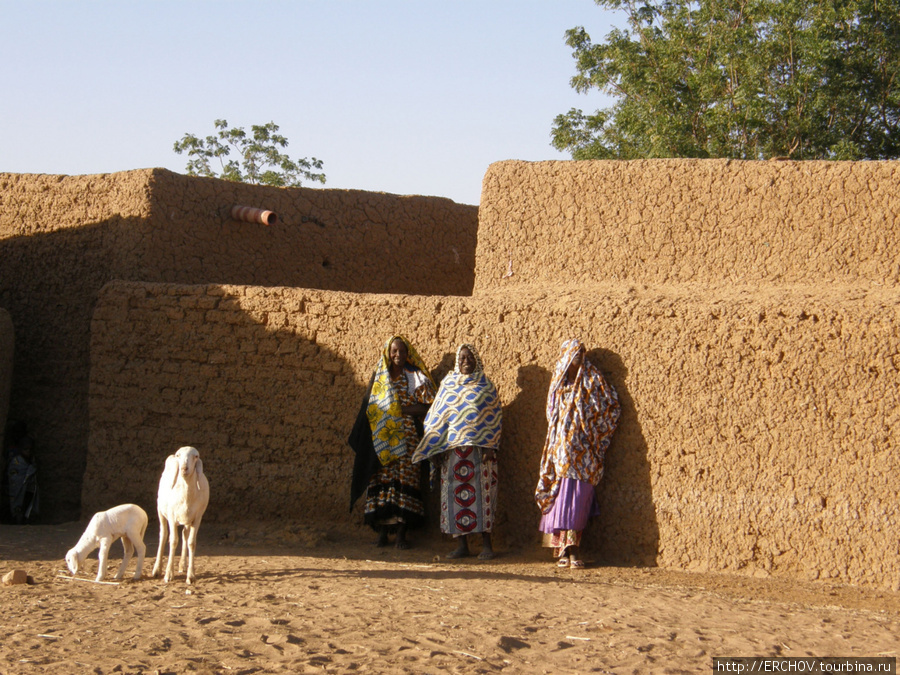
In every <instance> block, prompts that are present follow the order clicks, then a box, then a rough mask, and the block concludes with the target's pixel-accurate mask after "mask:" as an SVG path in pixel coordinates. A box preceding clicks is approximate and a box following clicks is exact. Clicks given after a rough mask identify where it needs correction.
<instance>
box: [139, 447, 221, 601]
mask: <svg viewBox="0 0 900 675" xmlns="http://www.w3.org/2000/svg"><path fill="white" fill-rule="evenodd" d="M207 504H209V481H207V480H206V476H205V475H204V474H203V461H202V460H201V459H200V453H199V451H198V450H197V448H192V447H190V446H185V447H183V448H179V449H178V451H177V452H176V453H175V454H174V455H169V456H168V457H167V458H166V468H165V469H163V473H162V476H161V477H160V479H159V493H158V495H157V500H156V510H157V513H158V514H159V550H158V551H157V552H156V563H155V564H154V565H153V574H152V576H154V577H155V576H157V575H158V574H159V570H160V568H161V567H162V555H163V547H164V546H165V545H166V537H167V536H168V538H169V560H168V563H167V564H166V576H165V582H166V583H169V582H170V581H171V580H172V577H173V576H174V565H175V550H176V549H177V548H178V526H179V525H183V526H184V534H183V536H184V541H183V543H182V546H181V560H180V561H179V563H178V572H179V573H181V572H184V561H185V556H187V583H189V584H192V583H194V548H195V547H196V545H197V531H198V530H199V529H200V519H201V518H203V513H204V512H205V511H206V506H207Z"/></svg>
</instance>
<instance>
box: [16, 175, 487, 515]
mask: <svg viewBox="0 0 900 675" xmlns="http://www.w3.org/2000/svg"><path fill="white" fill-rule="evenodd" d="M237 204H241V205H249V206H258V207H265V208H269V209H272V210H274V211H276V212H277V214H278V216H279V220H278V222H277V223H276V224H275V225H272V226H268V227H267V226H264V225H256V224H251V223H245V222H238V221H234V220H232V219H231V218H230V208H231V206H233V205H237ZM476 228H477V207H475V206H467V205H459V204H455V203H454V202H452V201H450V200H447V199H443V198H436V197H418V196H397V195H390V194H383V193H369V192H362V191H350V190H323V189H306V188H268V187H259V186H249V185H243V184H235V183H229V182H226V181H219V180H215V179H207V178H190V177H186V176H181V175H179V174H175V173H172V172H169V171H166V170H162V169H148V170H139V171H129V172H124V173H116V174H104V175H95V176H47V175H27V174H0V261H2V263H0V308H3V309H6V310H7V311H8V312H9V313H10V315H11V317H12V320H13V323H14V325H15V331H16V345H17V348H16V353H15V375H14V381H13V386H12V397H11V404H10V405H11V414H12V415H13V416H15V417H18V418H22V419H25V420H26V421H28V424H29V429H30V430H31V431H32V433H33V435H34V436H35V438H36V442H37V447H38V452H39V455H40V459H41V482H42V486H43V494H44V497H45V499H44V501H43V512H44V516H45V519H49V520H60V519H66V518H73V517H78V515H79V501H80V494H81V476H82V475H83V473H84V469H85V455H86V451H87V434H88V414H87V411H88V405H87V395H88V371H89V329H90V320H91V315H92V313H93V311H94V305H95V302H96V300H97V295H98V293H99V291H100V288H101V287H102V286H103V285H104V284H105V283H107V282H109V281H111V280H113V279H125V280H134V281H148V282H177V283H185V284H205V283H213V282H214V283H233V284H255V285H263V286H277V285H282V284H283V285H291V286H303V287H312V288H325V289H332V290H352V291H357V292H393V293H440V294H450V295H453V294H469V293H471V290H472V287H473V284H474V276H473V268H474V255H475V239H476Z"/></svg>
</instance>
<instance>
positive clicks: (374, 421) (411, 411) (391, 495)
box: [349, 335, 437, 549]
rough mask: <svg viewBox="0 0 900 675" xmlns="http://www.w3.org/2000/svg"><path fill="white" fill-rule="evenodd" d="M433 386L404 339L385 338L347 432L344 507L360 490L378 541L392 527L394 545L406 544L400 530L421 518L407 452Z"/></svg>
mask: <svg viewBox="0 0 900 675" xmlns="http://www.w3.org/2000/svg"><path fill="white" fill-rule="evenodd" d="M436 389H437V387H436V386H435V384H434V380H433V379H432V378H431V374H430V373H429V372H428V368H426V367H425V363H424V362H423V361H422V359H421V358H420V357H419V354H418V353H417V352H416V350H415V348H414V347H413V346H412V345H411V344H410V343H409V341H408V340H407V339H406V338H404V337H402V336H400V335H395V336H393V337H391V339H390V340H388V341H387V343H386V344H385V346H384V348H383V349H382V353H381V356H380V358H379V360H378V363H377V364H376V366H375V372H374V374H373V375H372V381H371V383H370V386H369V390H368V392H367V393H366V396H365V397H364V398H363V401H362V406H361V408H360V411H359V414H358V415H357V419H356V424H355V425H354V427H353V431H352V432H351V433H350V439H349V443H350V446H351V447H352V448H353V450H354V452H355V453H356V459H355V462H354V466H353V479H352V483H351V489H350V492H351V494H350V508H351V509H352V508H353V504H355V503H356V501H357V499H358V498H359V497H360V496H361V495H362V493H363V491H364V492H365V494H366V505H365V522H366V524H368V525H371V526H372V527H373V528H374V529H375V530H376V531H377V532H378V540H377V542H376V544H377V545H378V546H386V545H387V544H388V534H389V532H390V531H391V530H392V529H396V531H397V538H396V542H395V544H396V546H397V548H401V549H404V548H409V542H408V541H407V539H406V531H407V529H409V528H410V527H416V526H418V525H421V524H422V522H423V521H424V518H425V507H424V504H423V502H422V488H421V483H422V480H421V469H420V467H418V466H413V464H412V463H411V462H410V455H412V452H413V450H415V448H416V446H417V445H418V443H419V435H420V434H419V431H418V429H417V428H416V418H419V419H421V418H422V417H424V416H425V413H427V412H428V407H429V405H430V404H431V402H432V401H433V400H434V394H435V391H436Z"/></svg>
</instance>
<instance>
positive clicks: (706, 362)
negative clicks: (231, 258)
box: [83, 282, 900, 589]
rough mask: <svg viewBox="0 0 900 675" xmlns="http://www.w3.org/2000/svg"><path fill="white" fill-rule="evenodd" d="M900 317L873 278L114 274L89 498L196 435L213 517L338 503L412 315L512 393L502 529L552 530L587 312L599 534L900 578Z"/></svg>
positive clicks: (756, 566) (114, 489)
mask: <svg viewBox="0 0 900 675" xmlns="http://www.w3.org/2000/svg"><path fill="white" fill-rule="evenodd" d="M898 326H900V297H898V295H897V293H896V291H895V290H894V289H888V288H876V287H872V288H861V287H860V288H846V287H844V288H827V287H823V288H820V289H810V288H806V289H803V288H799V287H795V288H782V289H769V290H766V291H764V292H763V291H761V290H760V289H759V287H757V286H753V285H741V286H732V285H721V284H720V285H712V286H697V287H693V288H688V287H671V286H670V287H658V288H639V287H636V286H626V285H620V284H612V283H607V284H597V285H592V286H586V287H582V288H575V287H569V288H549V289H539V288H519V289H516V290H514V291H511V292H509V293H505V292H499V291H498V292H495V293H491V294H483V295H476V296H474V297H470V298H462V297H413V296H399V295H358V294H349V293H339V292H328V291H314V290H303V289H290V288H260V287H247V286H174V285H156V284H134V283H118V282H117V283H113V284H110V285H108V286H106V287H105V288H104V289H103V291H102V293H101V296H100V299H99V302H98V305H97V310H96V312H95V315H94V321H93V324H92V358H93V368H92V371H91V399H90V400H91V410H90V413H91V435H90V450H89V458H88V471H87V473H86V476H85V482H84V495H83V504H84V508H85V510H86V512H90V511H92V510H97V509H100V508H108V507H109V506H110V505H112V504H116V503H119V502H122V501H135V502H137V503H139V504H142V505H144V506H145V508H147V509H149V510H152V507H153V504H154V500H155V490H156V481H157V479H158V476H159V472H160V471H161V467H162V464H163V461H164V457H165V456H166V455H167V454H169V453H171V452H173V451H174V450H175V449H176V448H177V447H178V446H180V445H183V444H194V445H196V446H197V447H198V448H200V450H201V454H202V456H203V458H204V464H205V467H206V472H207V474H208V476H209V478H210V482H211V485H212V499H211V503H210V507H209V510H208V512H207V513H208V516H207V518H208V519H210V520H218V521H223V522H227V521H229V520H230V519H234V518H246V517H248V516H249V515H250V514H249V512H250V511H252V517H254V518H258V519H281V520H283V521H285V522H290V521H295V522H302V523H307V524H309V523H311V522H312V523H315V524H316V526H318V527H323V528H327V527H328V526H329V524H332V523H345V522H346V521H347V519H348V517H349V516H348V513H347V508H348V495H349V476H350V470H351V465H352V457H351V451H350V449H349V447H348V446H347V445H346V437H347V434H348V432H349V429H350V427H351V425H352V421H353V416H354V415H355V413H356V411H357V409H358V405H359V401H360V397H361V395H362V394H363V391H364V387H365V383H366V381H367V380H368V377H369V374H370V372H371V369H372V367H373V365H374V363H375V359H376V358H377V354H378V350H379V349H380V347H381V345H382V343H383V342H384V340H386V339H387V337H388V336H390V335H391V334H393V333H395V332H401V333H403V334H405V335H406V336H407V337H409V338H410V339H411V340H412V341H413V343H414V344H415V345H416V346H417V348H418V349H419V352H420V353H421V355H422V357H423V358H424V359H425V361H426V362H427V363H429V364H432V365H433V366H434V367H435V368H436V370H437V372H438V374H439V375H440V374H441V373H443V372H445V371H446V370H447V368H448V367H449V365H450V362H451V359H452V353H453V351H454V348H455V345H456V344H457V343H458V342H460V341H463V340H466V341H468V340H473V341H474V342H475V343H476V344H478V346H479V348H480V351H481V353H482V356H483V358H484V361H485V364H486V369H487V371H488V373H489V375H490V376H491V378H492V379H493V380H494V382H495V383H496V384H497V386H498V389H499V391H500V395H501V398H502V400H503V403H504V433H503V443H502V447H501V486H500V507H499V509H500V515H499V517H498V524H497V530H496V536H497V538H498V540H499V542H500V544H501V546H505V545H528V546H537V537H536V525H537V521H538V517H539V515H538V512H537V508H536V507H535V506H534V505H533V500H532V491H533V489H534V485H535V483H536V480H537V473H536V472H537V467H538V463H539V457H540V451H541V447H542V443H543V438H544V435H545V432H546V422H545V420H544V415H543V408H544V401H545V400H546V393H547V387H548V385H549V379H550V370H551V368H552V364H553V363H554V361H555V359H556V357H557V354H558V348H559V344H560V343H561V341H562V340H563V339H565V338H567V337H570V336H572V335H579V336H581V337H582V339H583V340H584V341H585V342H586V343H587V345H588V346H589V349H590V351H589V358H590V359H591V360H592V361H593V362H594V363H596V364H597V365H598V366H599V367H600V368H601V369H602V370H604V371H605V372H606V373H607V374H608V377H609V379H610V381H611V382H612V383H613V385H614V386H615V387H616V389H617V391H618V392H619V396H620V398H621V401H622V404H623V417H622V421H621V426H620V428H619V430H618V431H617V433H616V435H615V437H614V440H613V443H612V446H611V448H610V450H609V455H608V469H607V475H606V477H605V480H604V483H603V487H602V489H601V509H602V514H603V515H602V516H601V518H600V519H598V522H596V523H595V524H594V525H592V526H591V528H590V530H589V532H588V533H587V536H586V543H587V545H588V547H589V548H590V549H591V552H592V554H594V555H597V556H598V557H599V559H600V560H602V561H604V562H607V563H612V564H653V563H654V562H655V563H657V564H659V565H661V566H665V567H672V568H681V569H691V570H727V571H740V572H741V573H747V574H757V575H769V574H772V575H783V576H793V577H801V578H809V579H817V578H819V579H832V580H835V581H841V582H849V583H859V584H871V585H874V586H879V587H891V588H894V589H897V588H898V586H900V571H898V568H897V566H896V557H897V535H896V532H897V525H898V523H900V504H898V502H897V500H896V496H895V487H894V485H893V481H892V477H893V476H896V475H897V473H898V470H900V459H898V457H897V455H896V453H895V452H894V451H893V449H894V448H895V447H896V446H897V444H898V442H900V436H898V435H900V431H898V429H900V400H898V399H900V394H898V389H897V382H898V369H900V356H898V354H900V330H898ZM353 518H354V519H356V521H357V522H358V521H359V519H360V516H359V513H358V510H357V512H356V513H355V515H354V516H353ZM432 528H434V529H436V524H435V523H432Z"/></svg>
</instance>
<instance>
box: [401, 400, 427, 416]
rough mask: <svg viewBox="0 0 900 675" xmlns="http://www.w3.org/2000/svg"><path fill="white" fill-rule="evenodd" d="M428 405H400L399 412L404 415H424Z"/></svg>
mask: <svg viewBox="0 0 900 675" xmlns="http://www.w3.org/2000/svg"><path fill="white" fill-rule="evenodd" d="M430 407H431V406H430V405H428V404H427V403H413V404H412V405H402V406H400V412H401V413H403V415H404V416H406V417H409V416H412V417H424V415H425V414H426V413H427V412H428V408H430Z"/></svg>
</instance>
